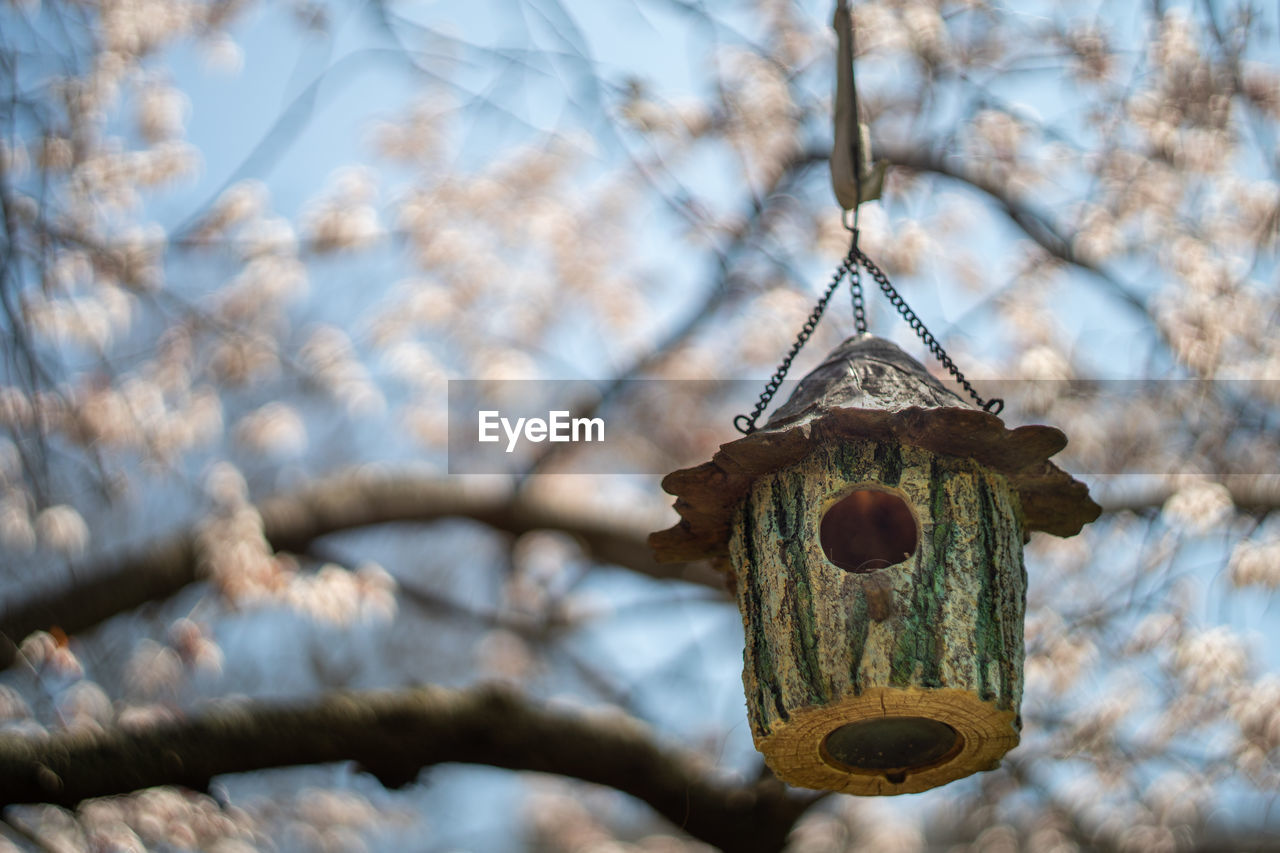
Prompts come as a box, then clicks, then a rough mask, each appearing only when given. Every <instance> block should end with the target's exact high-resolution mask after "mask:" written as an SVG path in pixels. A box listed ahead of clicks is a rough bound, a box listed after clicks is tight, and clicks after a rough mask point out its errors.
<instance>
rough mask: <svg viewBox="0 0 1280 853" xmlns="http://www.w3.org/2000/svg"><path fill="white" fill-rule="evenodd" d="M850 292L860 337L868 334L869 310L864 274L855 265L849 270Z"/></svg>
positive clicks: (855, 241)
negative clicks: (865, 300) (864, 287)
mask: <svg viewBox="0 0 1280 853" xmlns="http://www.w3.org/2000/svg"><path fill="white" fill-rule="evenodd" d="M853 245H854V246H857V245H858V237H857V234H856V232H855V234H854V238H853ZM849 290H850V291H852V296H853V330H854V331H855V332H857V333H858V334H859V335H865V334H866V333H867V309H866V305H864V304H863V301H862V273H861V272H860V271H859V269H858V265H857V264H854V266H853V269H851V270H849Z"/></svg>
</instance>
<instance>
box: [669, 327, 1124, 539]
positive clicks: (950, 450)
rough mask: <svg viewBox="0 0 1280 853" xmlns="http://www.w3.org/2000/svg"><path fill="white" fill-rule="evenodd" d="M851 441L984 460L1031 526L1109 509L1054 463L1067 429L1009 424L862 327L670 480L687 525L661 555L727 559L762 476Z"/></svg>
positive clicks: (1068, 529) (1069, 521) (1062, 531)
mask: <svg viewBox="0 0 1280 853" xmlns="http://www.w3.org/2000/svg"><path fill="white" fill-rule="evenodd" d="M850 438H856V439H871V440H876V441H897V442H899V443H902V444H908V445H913V446H915V447H920V448H922V449H925V450H928V451H930V452H933V453H939V454H946V455H949V456H960V457H968V458H971V459H974V460H975V461H977V462H978V463H980V464H982V465H985V466H987V467H988V468H990V469H991V470H993V471H996V472H998V473H1000V474H1002V475H1004V477H1005V478H1006V479H1007V480H1008V481H1009V484H1010V485H1011V486H1012V487H1013V490H1014V491H1015V492H1016V493H1017V495H1018V498H1019V502H1020V504H1021V506H1022V515H1023V525H1024V527H1025V528H1026V529H1027V530H1028V531H1030V530H1043V531H1045V532H1046V533H1052V534H1054V535H1056V536H1074V535H1075V534H1077V533H1079V532H1080V529H1081V528H1082V527H1083V526H1084V525H1085V524H1087V523H1089V522H1090V521H1093V520H1094V519H1095V518H1097V517H1098V515H1099V514H1100V513H1101V511H1102V509H1101V507H1099V506H1098V505H1097V504H1096V503H1094V502H1093V500H1092V499H1090V497H1089V490H1088V487H1086V486H1085V485H1084V484H1083V483H1081V482H1079V481H1077V480H1075V479H1073V478H1072V477H1071V475H1069V474H1067V473H1066V472H1065V471H1063V470H1062V469H1060V468H1058V467H1057V466H1056V465H1054V464H1053V463H1052V462H1050V461H1049V457H1050V456H1053V455H1054V454H1055V453H1057V452H1058V451H1060V450H1061V449H1062V448H1064V447H1066V444H1067V437H1066V435H1065V434H1064V433H1063V432H1062V430H1060V429H1057V428H1055V427H1050V426H1022V427H1018V428H1016V429H1012V430H1011V429H1006V428H1005V425H1004V422H1003V421H1001V420H1000V418H998V417H996V416H995V415H993V414H991V413H989V412H984V411H982V410H981V409H978V408H976V407H974V406H972V405H970V404H968V403H967V402H965V401H964V400H963V399H961V398H960V397H959V396H958V395H956V394H955V393H953V392H952V391H951V390H949V389H948V388H947V387H946V386H944V385H943V384H942V383H941V382H939V381H938V380H937V379H936V378H934V377H933V376H932V375H930V373H929V372H928V371H927V370H926V369H925V367H924V365H922V364H920V362H918V361H916V360H915V359H914V358H912V357H911V356H909V355H907V354H906V353H905V352H903V351H902V350H901V349H899V348H898V347H897V346H896V345H895V344H893V343H891V342H889V341H886V340H884V339H883V338H877V337H875V336H873V335H859V336H856V337H852V338H849V339H847V340H846V341H845V342H844V343H842V344H841V345H840V346H839V347H837V348H836V349H835V350H834V351H833V352H832V353H831V354H830V355H829V356H827V358H826V359H825V360H824V361H823V362H822V364H820V365H819V366H818V367H817V368H815V369H814V370H813V371H812V372H811V373H809V374H808V375H807V376H806V377H805V378H804V379H803V380H801V381H800V384H799V385H798V386H797V388H796V390H795V391H794V392H793V393H792V395H791V398H790V399H788V400H787V402H786V404H785V405H783V406H782V407H781V408H779V409H778V410H777V411H776V412H775V413H774V414H773V416H772V417H771V418H769V420H768V422H767V423H766V424H765V426H764V427H762V428H761V429H759V430H757V431H755V432H753V433H751V434H750V435H748V436H745V437H743V438H740V439H737V440H736V441H731V442H729V443H728V444H723V445H721V446H720V450H719V451H718V452H717V453H716V454H715V456H714V457H712V459H711V461H710V462H706V463H703V464H702V465H698V466H696V467H694V468H684V469H682V470H679V471H674V472H672V473H670V474H668V475H667V476H666V477H665V478H663V480H662V487H663V488H664V489H665V490H666V491H667V492H668V493H670V494H672V495H675V496H676V503H675V509H676V512H677V513H678V514H679V515H680V522H679V523H678V524H676V525H675V526H674V527H671V528H669V529H667V530H661V531H658V532H657V533H654V534H652V535H651V536H650V537H649V544H650V546H651V547H652V548H653V551H654V554H655V556H656V557H657V558H658V560H660V561H662V562H680V561H686V560H699V559H707V558H714V557H723V556H727V555H728V543H729V534H730V529H729V528H730V525H731V524H732V522H733V513H734V511H735V509H736V508H737V506H738V504H739V502H741V500H742V499H743V498H744V497H745V496H746V494H747V492H748V490H749V489H750V488H751V483H752V482H753V481H754V480H755V479H756V478H757V477H759V476H762V475H764V474H769V473H772V472H774V471H777V470H780V469H782V468H785V467H787V466H789V465H792V464H794V463H796V462H799V461H800V460H801V459H803V458H804V457H805V456H807V455H808V454H809V452H810V451H811V450H812V449H813V448H814V447H815V446H816V445H817V444H819V443H821V442H826V441H832V440H836V441H838V440H841V439H850Z"/></svg>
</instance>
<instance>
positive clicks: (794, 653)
mask: <svg viewBox="0 0 1280 853" xmlns="http://www.w3.org/2000/svg"><path fill="white" fill-rule="evenodd" d="M868 484H873V485H874V484H879V485H881V486H884V487H888V488H890V489H891V490H893V491H895V492H897V493H898V494H900V495H901V496H904V498H905V499H906V500H907V502H908V504H909V505H910V506H911V507H912V511H913V512H914V513H915V514H916V516H917V518H918V520H919V522H920V525H921V532H922V536H921V538H920V545H919V549H918V551H917V553H916V554H915V555H914V556H913V557H912V559H910V560H908V561H907V562H905V563H903V564H899V565H897V566H893V567H890V568H887V569H881V570H878V572H877V574H881V573H883V574H882V575H881V577H880V578H878V579H877V582H878V583H880V584H882V585H884V586H885V588H886V591H884V592H882V593H881V594H882V595H888V596H889V597H890V600H891V601H892V605H893V606H892V607H890V608H889V609H888V610H887V612H886V611H885V608H883V607H879V608H878V609H877V617H878V618H881V619H882V621H880V622H874V620H872V618H871V613H870V612H869V608H868V602H867V597H866V592H865V589H866V588H868V587H864V585H863V583H862V582H861V581H860V580H859V578H863V577H867V576H860V575H853V574H851V573H849V572H845V571H844V570H842V569H839V568H837V567H836V566H834V565H833V564H831V563H830V562H829V561H827V559H826V557H825V555H824V554H823V552H822V548H821V543H820V541H819V538H818V528H819V524H820V521H821V514H822V512H823V511H824V509H825V508H826V507H827V506H829V505H830V503H831V502H833V501H834V500H836V499H837V498H839V497H840V496H842V495H843V494H846V493H847V492H848V491H849V490H850V489H851V488H855V487H857V486H859V485H868ZM738 517H739V518H740V519H741V520H742V521H741V523H740V524H738V525H737V526H736V528H735V533H734V537H733V539H732V541H731V543H730V554H731V558H732V559H733V561H734V564H735V568H736V571H737V572H738V575H739V590H740V596H741V606H742V611H743V623H744V625H745V627H746V631H747V645H746V653H745V662H746V669H745V671H744V674H743V678H744V683H745V684H746V686H747V698H748V711H749V715H750V718H751V721H752V726H753V729H754V730H755V732H756V734H757V736H764V735H766V734H767V733H768V732H769V730H770V727H771V726H772V725H774V724H776V723H777V722H779V721H786V720H787V719H788V714H789V713H790V712H792V711H794V710H797V709H799V708H803V707H806V706H814V705H821V704H825V703H828V702H830V701H833V700H838V699H840V698H842V697H845V696H850V695H855V696H856V695H859V694H861V693H862V692H863V691H864V690H867V689H869V688H872V687H884V686H893V687H902V688H940V687H957V688H960V689H967V690H971V691H973V692H975V693H977V694H980V695H981V696H982V697H983V698H984V699H990V700H992V701H994V702H995V703H996V704H997V705H998V706H999V707H1000V708H1002V709H1010V708H1016V706H1017V703H1018V701H1019V700H1020V697H1021V686H1022V685H1021V681H1022V654H1023V652H1022V618H1023V610H1024V607H1025V594H1026V592H1025V571H1024V570H1023V568H1022V538H1021V537H1022V531H1021V527H1020V521H1019V518H1018V510H1017V504H1016V498H1014V497H1013V495H1012V493H1011V492H1010V491H1009V487H1008V484H1007V483H1006V482H1005V481H1004V479H1003V478H1002V477H1000V476H999V475H997V474H993V473H991V472H989V471H986V470H984V469H983V468H982V467H981V466H979V465H977V464H976V463H975V462H973V461H972V460H968V459H960V458H954V457H946V456H935V455H933V454H930V453H928V452H927V451H923V450H920V449H918V448H914V447H909V446H908V447H902V446H899V445H897V444H894V443H892V442H885V443H876V442H868V441H846V442H832V443H830V444H827V445H824V446H822V447H819V448H818V449H817V450H815V451H814V453H812V454H811V455H810V456H809V457H807V458H806V459H804V460H802V461H801V462H799V463H797V464H795V465H793V466H791V467H789V468H786V469H783V470H781V471H778V472H776V473H774V474H771V475H769V476H766V477H762V478H761V479H760V480H758V481H757V482H756V484H755V485H754V486H753V489H752V491H751V493H750V494H749V495H748V498H747V500H746V501H745V503H744V505H743V507H742V508H741V510H740V513H739V516H738Z"/></svg>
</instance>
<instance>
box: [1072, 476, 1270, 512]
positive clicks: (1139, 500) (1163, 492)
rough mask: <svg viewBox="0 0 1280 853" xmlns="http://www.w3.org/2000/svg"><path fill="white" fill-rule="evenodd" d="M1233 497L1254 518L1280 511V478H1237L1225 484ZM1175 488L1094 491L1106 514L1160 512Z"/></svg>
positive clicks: (1175, 490)
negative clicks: (1254, 516)
mask: <svg viewBox="0 0 1280 853" xmlns="http://www.w3.org/2000/svg"><path fill="white" fill-rule="evenodd" d="M1222 485H1224V486H1226V488H1227V491H1228V492H1229V493H1230V495H1231V502H1232V503H1233V504H1235V507H1236V510H1237V511H1239V512H1243V513H1249V514H1252V515H1265V514H1267V513H1271V512H1275V511H1276V510H1280V477H1276V476H1256V477H1251V476H1237V477H1230V478H1227V479H1226V480H1225V482H1223V483H1222ZM1177 490H1178V486H1177V485H1176V484H1168V483H1164V484H1161V485H1158V486H1152V487H1144V488H1140V489H1128V490H1126V489H1123V488H1119V489H1115V490H1114V492H1112V491H1109V490H1106V489H1098V490H1095V496H1096V498H1097V501H1098V503H1100V504H1101V505H1102V511H1103V512H1104V513H1117V512H1135V513H1140V512H1148V511H1152V510H1159V509H1160V508H1161V507H1162V506H1164V502H1165V501H1167V500H1168V499H1169V498H1171V497H1172V496H1173V494H1174V493H1175V492H1177Z"/></svg>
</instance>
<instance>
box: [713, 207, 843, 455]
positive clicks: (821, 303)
mask: <svg viewBox="0 0 1280 853" xmlns="http://www.w3.org/2000/svg"><path fill="white" fill-rule="evenodd" d="M857 255H858V234H857V232H854V235H853V241H852V242H851V243H850V244H849V254H847V255H845V257H844V260H843V261H841V262H840V266H839V267H837V268H836V271H835V274H834V275H832V276H831V283H830V284H828V285H827V289H826V292H824V293H823V294H822V298H821V299H819V300H818V304H817V305H815V306H813V311H812V312H811V313H810V314H809V319H808V320H806V321H805V324H804V326H803V327H802V328H801V329H800V334H799V335H797V336H796V342H795V343H794V344H792V345H791V351H790V352H789V353H787V357H786V358H784V359H783V360H782V363H781V364H779V365H778V369H777V370H775V371H774V373H773V378H772V379H770V380H769V381H768V382H767V383H766V384H765V386H764V392H763V393H762V394H761V395H760V399H759V400H758V401H756V406H755V408H754V409H752V411H751V414H750V415H738V416H737V417H736V418H734V419H733V426H734V428H735V429H737V430H738V432H740V433H742V434H743V435H750V434H751V433H753V432H755V431H756V421H757V420H759V418H760V415H761V414H762V413H763V412H764V410H765V409H767V408H768V407H769V401H770V400H772V399H773V395H774V394H776V393H778V388H780V387H781V386H782V380H783V379H785V378H786V376H787V371H788V370H790V369H791V362H792V360H794V359H795V357H796V355H797V354H798V353H799V352H800V350H801V349H802V348H803V347H804V345H805V343H806V342H807V341H808V340H809V337H810V336H811V335H812V334H813V330H814V329H816V328H817V327H818V321H819V320H821V319H822V315H823V313H824V312H825V311H826V310H827V303H828V302H830V301H831V297H832V295H834V294H835V292H836V288H837V287H839V286H840V282H841V281H842V280H843V279H844V277H845V276H846V275H848V274H852V275H854V276H856V275H857V265H856V263H855V258H856V257H857Z"/></svg>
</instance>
